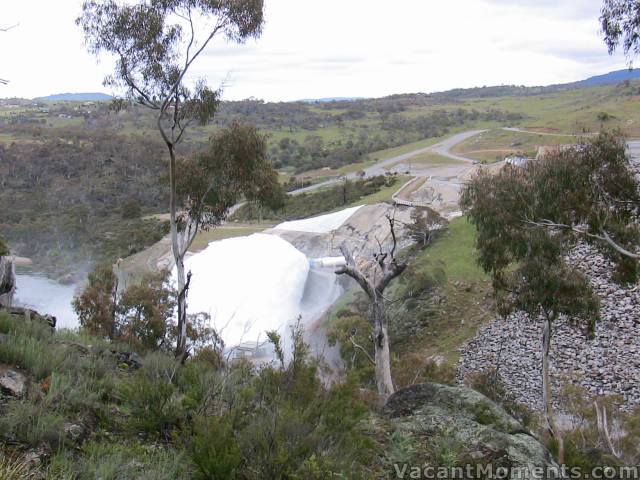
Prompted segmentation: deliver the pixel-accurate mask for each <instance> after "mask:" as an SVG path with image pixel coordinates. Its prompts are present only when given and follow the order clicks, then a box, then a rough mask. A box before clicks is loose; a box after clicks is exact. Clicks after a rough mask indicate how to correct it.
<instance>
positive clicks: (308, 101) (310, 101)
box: [298, 97, 364, 103]
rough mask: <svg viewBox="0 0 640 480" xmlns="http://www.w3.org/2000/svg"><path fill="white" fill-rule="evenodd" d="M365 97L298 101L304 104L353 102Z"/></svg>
mask: <svg viewBox="0 0 640 480" xmlns="http://www.w3.org/2000/svg"><path fill="white" fill-rule="evenodd" d="M363 98H364V97H326V98H304V99H302V100H298V102H303V103H328V102H353V101H354V100H362V99H363Z"/></svg>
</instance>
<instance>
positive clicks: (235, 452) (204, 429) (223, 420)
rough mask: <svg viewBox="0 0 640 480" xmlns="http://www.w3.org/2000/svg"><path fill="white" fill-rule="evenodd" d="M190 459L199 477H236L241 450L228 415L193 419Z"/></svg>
mask: <svg viewBox="0 0 640 480" xmlns="http://www.w3.org/2000/svg"><path fill="white" fill-rule="evenodd" d="M191 460H192V461H193V463H194V464H195V465H196V466H197V467H198V472H199V474H200V475H199V476H200V478H202V479H205V480H216V479H219V478H225V479H233V478H236V474H237V472H238V470H239V469H240V465H241V463H242V452H241V451H240V446H239V445H238V442H237V440H236V438H235V432H234V428H233V424H232V422H231V419H230V418H229V417H208V418H198V419H196V421H195V426H194V432H193V436H192V438H191Z"/></svg>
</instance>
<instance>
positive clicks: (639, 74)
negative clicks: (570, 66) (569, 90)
mask: <svg viewBox="0 0 640 480" xmlns="http://www.w3.org/2000/svg"><path fill="white" fill-rule="evenodd" d="M636 79H640V70H637V69H636V70H616V71H615V72H609V73H605V74H604V75H596V76H594V77H589V78H587V79H585V80H580V81H578V82H573V83H567V84H565V86H567V87H596V86H598V85H610V84H617V83H620V82H624V81H625V80H636Z"/></svg>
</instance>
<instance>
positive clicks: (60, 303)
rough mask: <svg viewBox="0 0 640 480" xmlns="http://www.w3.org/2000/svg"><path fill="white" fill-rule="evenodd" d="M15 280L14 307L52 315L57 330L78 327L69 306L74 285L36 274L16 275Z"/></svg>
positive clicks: (74, 288) (76, 319)
mask: <svg viewBox="0 0 640 480" xmlns="http://www.w3.org/2000/svg"><path fill="white" fill-rule="evenodd" d="M16 280H17V289H16V296H15V297H14V304H15V305H16V306H20V307H28V308H32V309H33V310H36V311H37V312H38V313H41V314H49V315H53V316H54V317H56V319H57V327H58V328H76V327H78V317H77V316H76V314H75V312H74V311H73V308H72V306H71V302H72V301H73V296H74V295H75V293H76V285H63V284H61V283H58V282H56V281H54V280H51V279H50V278H47V277H45V276H44V275H40V274H37V273H18V274H17V275H16Z"/></svg>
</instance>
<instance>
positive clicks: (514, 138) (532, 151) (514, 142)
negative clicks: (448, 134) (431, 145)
mask: <svg viewBox="0 0 640 480" xmlns="http://www.w3.org/2000/svg"><path fill="white" fill-rule="evenodd" d="M577 138H578V137H574V136H568V135H567V136H564V135H544V134H533V133H522V132H512V131H507V130H502V129H494V130H490V131H488V132H485V133H481V134H479V135H476V136H475V137H471V138H469V139H467V140H465V141H464V142H461V143H459V144H458V145H456V146H455V147H454V148H453V151H454V152H455V153H459V154H461V155H465V156H467V157H470V158H474V159H476V160H479V161H482V162H485V163H492V162H496V161H501V160H503V159H504V157H506V156H508V155H512V154H518V155H525V156H528V157H535V156H536V153H537V151H538V147H539V146H542V145H560V144H565V143H573V142H575V141H576V139H577Z"/></svg>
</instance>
